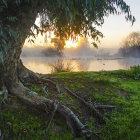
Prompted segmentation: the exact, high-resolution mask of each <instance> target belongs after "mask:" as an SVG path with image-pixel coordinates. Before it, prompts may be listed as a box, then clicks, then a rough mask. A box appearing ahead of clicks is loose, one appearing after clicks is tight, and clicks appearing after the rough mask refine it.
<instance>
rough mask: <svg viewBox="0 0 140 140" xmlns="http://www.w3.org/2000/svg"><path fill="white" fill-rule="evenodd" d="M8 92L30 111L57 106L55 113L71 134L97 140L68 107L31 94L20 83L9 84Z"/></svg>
mask: <svg viewBox="0 0 140 140" xmlns="http://www.w3.org/2000/svg"><path fill="white" fill-rule="evenodd" d="M9 91H10V93H12V94H14V95H16V96H17V97H18V98H19V99H20V100H21V101H22V102H23V103H24V104H26V105H27V106H29V107H31V108H32V109H37V110H39V111H43V112H45V111H46V109H47V110H48V111H53V110H52V108H53V106H55V107H56V106H57V112H58V113H59V114H60V115H62V116H63V117H64V118H65V120H66V121H67V124H68V126H69V128H70V130H71V132H72V133H73V135H74V136H75V137H79V136H84V137H85V138H86V139H90V138H92V139H97V137H96V135H94V133H93V132H92V131H90V130H88V129H87V128H86V127H85V125H83V124H82V123H81V121H80V120H79V119H78V118H77V116H76V115H75V114H74V113H73V112H72V111H71V110H70V109H69V108H68V107H66V106H64V105H62V104H57V103H55V102H54V101H52V100H50V99H47V98H44V97H41V96H39V95H37V94H36V93H34V92H31V91H30V90H29V89H27V88H26V87H24V86H23V84H22V83H20V82H18V83H14V84H11V87H9ZM55 111H56V110H55ZM54 114H55V113H54Z"/></svg>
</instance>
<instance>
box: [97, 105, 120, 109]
mask: <svg viewBox="0 0 140 140" xmlns="http://www.w3.org/2000/svg"><path fill="white" fill-rule="evenodd" d="M95 108H97V109H113V108H118V106H115V105H96V106H95Z"/></svg>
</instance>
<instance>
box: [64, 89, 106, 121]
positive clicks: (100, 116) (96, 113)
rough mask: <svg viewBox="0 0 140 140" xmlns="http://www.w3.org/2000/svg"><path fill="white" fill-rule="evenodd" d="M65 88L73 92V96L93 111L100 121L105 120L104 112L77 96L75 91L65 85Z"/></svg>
mask: <svg viewBox="0 0 140 140" xmlns="http://www.w3.org/2000/svg"><path fill="white" fill-rule="evenodd" d="M64 89H65V90H66V91H67V92H68V93H69V94H71V95H72V96H74V97H75V98H76V99H78V100H79V101H80V102H82V103H83V104H84V105H85V106H87V107H88V108H89V109H90V110H91V111H92V113H93V115H94V116H95V117H96V118H98V119H99V121H101V122H104V120H103V116H102V114H101V113H100V112H99V111H98V110H97V109H96V108H95V107H94V106H92V105H91V104H89V103H88V102H86V101H85V100H84V99H82V98H81V97H79V96H77V95H76V94H75V93H73V92H72V91H71V90H70V89H68V88H66V87H64Z"/></svg>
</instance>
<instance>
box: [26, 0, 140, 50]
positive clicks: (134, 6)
mask: <svg viewBox="0 0 140 140" xmlns="http://www.w3.org/2000/svg"><path fill="white" fill-rule="evenodd" d="M125 1H126V3H127V4H128V5H130V8H131V12H132V15H133V16H135V18H136V22H135V23H134V25H133V26H132V23H130V22H127V21H126V20H125V15H123V14H122V15H119V16H118V15H110V16H109V17H105V22H104V24H103V26H102V27H98V29H99V30H100V31H101V32H102V33H103V35H104V38H103V39H100V41H101V42H100V44H98V46H99V47H100V48H119V47H120V46H121V42H122V40H123V39H124V38H125V37H126V36H127V35H129V34H130V33H131V32H133V31H140V0H125ZM43 42H44V38H43V37H42V38H41V36H39V37H38V38H37V39H36V40H35V45H39V46H41V45H43ZM25 46H29V47H31V46H33V44H29V43H28V42H27V41H26V43H25Z"/></svg>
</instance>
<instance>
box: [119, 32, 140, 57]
mask: <svg viewBox="0 0 140 140" xmlns="http://www.w3.org/2000/svg"><path fill="white" fill-rule="evenodd" d="M119 52H120V54H121V55H122V56H126V57H128V56H130V57H140V32H132V33H130V34H129V35H128V36H127V37H126V38H125V39H124V41H123V45H122V48H120V50H119Z"/></svg>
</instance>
